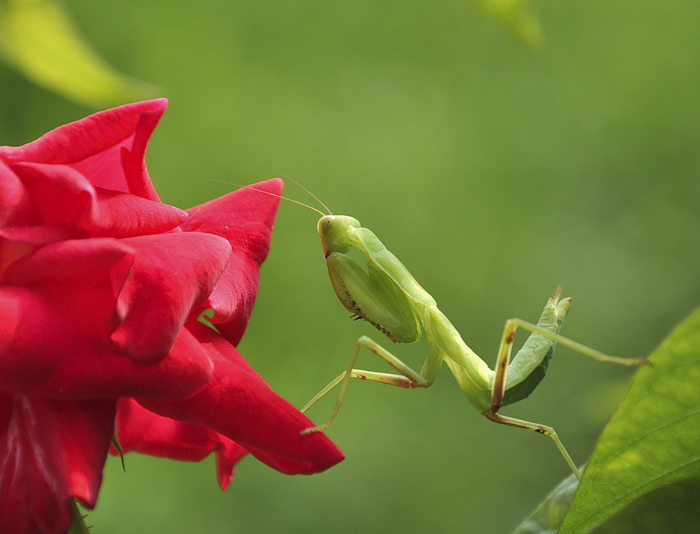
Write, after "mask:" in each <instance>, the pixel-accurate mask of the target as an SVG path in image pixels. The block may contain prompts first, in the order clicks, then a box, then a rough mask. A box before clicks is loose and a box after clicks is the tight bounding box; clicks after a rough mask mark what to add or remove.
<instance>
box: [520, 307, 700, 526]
mask: <svg viewBox="0 0 700 534" xmlns="http://www.w3.org/2000/svg"><path fill="white" fill-rule="evenodd" d="M649 361H650V363H651V365H645V366H642V367H641V368H640V369H639V371H638V372H637V374H636V375H635V377H634V379H633V381H632V384H631V386H630V389H629V391H628V392H627V395H626V396H625V398H624V400H623V401H622V404H621V405H620V407H619V409H618V410H617V412H616V413H615V415H613V417H612V419H611V420H610V422H609V423H608V425H607V427H606V428H605V430H604V432H603V435H602V436H601V438H600V440H599V441H598V443H597V445H596V448H595V450H594V452H593V456H592V458H591V460H590V462H589V464H588V467H586V469H585V471H584V474H583V479H582V480H581V483H580V485H579V487H578V491H576V492H575V495H574V497H573V500H572V502H571V505H570V506H569V507H568V510H566V502H565V500H566V498H570V496H571V494H572V493H573V492H572V484H571V483H570V484H569V485H567V486H566V492H562V491H561V486H560V487H559V488H557V490H555V491H554V492H552V494H550V495H549V496H548V497H547V499H546V500H545V502H544V503H543V504H542V505H540V507H539V508H538V509H537V510H536V511H535V513H534V514H533V515H532V516H531V517H529V518H528V519H527V520H526V521H525V523H523V524H522V525H521V526H520V527H519V528H518V530H516V532H517V533H518V534H525V533H534V532H539V533H543V532H554V530H553V526H555V525H556V524H557V522H558V518H557V517H556V516H557V515H559V518H561V516H562V515H564V513H563V511H564V510H566V515H565V517H564V519H563V521H562V522H561V527H560V528H559V530H558V531H557V532H559V534H575V533H578V534H582V533H586V532H591V531H594V532H596V533H598V534H623V533H625V534H627V533H629V534H632V533H635V534H636V533H640V532H643V533H647V534H649V533H659V534H661V533H666V532H690V531H693V530H694V529H695V528H697V525H698V524H700V522H699V520H700V387H699V385H700V310H698V311H696V312H695V313H694V314H693V315H691V316H690V317H689V318H688V319H687V320H686V321H685V322H683V323H682V324H681V325H680V326H678V327H677V328H676V330H675V331H674V332H673V333H672V334H671V335H670V336H669V337H668V338H667V339H666V340H665V341H664V342H663V344H662V345H661V346H660V347H659V348H658V349H657V350H656V351H655V352H654V354H653V355H652V356H651V357H650V358H649ZM573 486H574V487H575V483H573ZM563 493H565V495H564V497H562V494H563ZM547 510H549V511H553V512H552V513H550V514H549V515H546V513H545V511H547ZM544 517H546V520H545V519H543V518H544ZM594 529H595V530H594Z"/></svg>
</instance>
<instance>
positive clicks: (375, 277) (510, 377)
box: [301, 195, 645, 480]
mask: <svg viewBox="0 0 700 534" xmlns="http://www.w3.org/2000/svg"><path fill="white" fill-rule="evenodd" d="M312 196H313V195H312ZM314 198H315V197H314ZM317 200H318V199H317ZM324 207H325V206H324ZM312 209H314V208H312ZM319 213H321V215H322V217H321V219H320V220H319V221H318V224H317V230H318V233H319V235H320V236H321V241H322V244H323V254H324V257H325V260H326V263H327V266H328V274H329V276H330V280H331V284H332V285H333V289H334V290H335V294H336V296H337V297H338V299H339V300H340V302H341V303H342V304H343V306H344V307H345V308H346V309H347V310H349V311H350V312H351V313H352V314H353V315H354V316H355V318H359V319H364V320H366V321H367V322H369V323H370V324H372V325H373V326H375V327H376V328H377V329H378V330H379V331H380V332H382V333H383V334H385V335H386V336H387V337H388V338H389V339H390V340H391V341H393V342H396V343H415V342H416V341H418V340H419V339H420V337H421V334H422V332H423V331H425V333H426V337H427V340H428V355H427V357H426V359H425V362H424V363H423V367H422V368H421V370H420V372H417V371H415V370H414V369H412V368H411V367H409V366H408V365H407V364H405V363H404V362H403V361H402V360H400V359H399V358H398V357H396V356H394V355H393V354H392V353H391V352H389V351H388V350H386V349H385V348H383V347H382V346H381V345H379V344H378V343H376V342H375V341H373V340H372V339H370V338H369V337H367V336H362V337H360V338H359V339H358V340H357V343H356V344H355V347H354V349H353V352H352V357H351V358H350V362H349V364H348V366H347V369H346V370H345V371H344V372H343V373H342V374H340V375H339V376H337V377H336V378H335V379H334V380H333V381H331V382H330V383H329V384H328V385H327V386H326V387H325V388H323V389H322V390H321V391H320V392H319V393H318V394H317V395H316V396H315V397H313V398H312V399H311V400H310V401H309V402H308V403H307V404H306V406H304V407H303V408H302V409H301V411H302V412H306V411H307V410H308V409H309V408H311V406H313V405H314V404H315V403H316V402H317V401H318V400H320V399H321V398H322V397H324V396H325V395H326V394H328V393H329V392H330V391H331V390H332V389H334V388H335V387H336V386H340V388H339V393H338V397H337V400H336V403H335V407H334V408H333V412H332V413H331V415H330V417H329V418H328V420H327V421H326V422H325V423H323V424H321V425H319V426H316V427H312V428H308V429H306V430H304V431H303V432H302V433H304V434H309V433H313V432H319V431H322V430H324V429H326V428H327V427H328V426H329V425H330V424H331V422H332V421H333V419H334V418H335V417H336V415H337V414H338V412H339V411H340V408H341V406H342V403H343V399H344V397H345V392H346V389H347V386H348V383H349V381H350V379H352V378H354V379H360V380H369V381H371V382H378V383H380V384H388V385H391V386H396V387H401V388H407V389H414V388H427V387H430V386H431V385H432V384H433V382H434V381H435V379H436V378H437V375H438V373H439V371H440V369H441V367H442V364H443V363H445V364H446V365H447V367H448V368H449V369H450V371H451V372H452V374H453V375H454V377H455V380H456V381H457V384H458V385H459V387H460V388H461V389H462V390H463V391H464V393H465V394H466V396H467V400H468V401H469V402H470V403H471V405H472V406H473V407H474V408H475V409H476V410H477V411H478V412H479V413H481V414H482V415H484V416H485V417H486V418H487V419H489V420H491V421H493V422H495V423H499V424H502V425H507V426H511V427H515V428H523V429H527V430H534V431H535V432H538V433H540V434H543V435H545V436H549V437H550V438H551V439H552V440H553V441H554V443H555V444H556V446H557V448H558V449H559V452H560V453H561V454H562V456H563V457H564V459H565V460H566V463H567V464H568V465H569V467H570V468H571V470H572V471H573V472H574V473H575V475H576V476H577V477H578V478H579V480H580V479H581V476H582V475H581V472H580V471H579V469H578V468H577V466H576V464H575V463H574V461H573V460H572V458H571V456H570V455H569V453H568V452H567V450H566V448H565V447H564V445H563V443H562V442H561V440H560V439H559V436H558V435H557V433H556V431H555V430H554V428H552V427H551V426H546V425H543V424H539V423H533V422H530V421H524V420H521V419H515V418H512V417H507V416H504V415H500V413H499V411H500V409H501V407H503V406H507V405H509V404H513V403H515V402H518V401H521V400H523V399H525V398H527V397H528V396H529V395H530V393H532V391H533V390H534V389H535V388H536V387H537V385H538V384H539V383H540V381H541V380H542V379H543V378H544V375H545V373H546V371H547V366H548V364H549V361H550V360H551V358H552V355H553V353H554V348H555V344H556V343H560V344H562V345H565V346H567V347H570V348H572V349H574V350H575V351H577V352H579V353H581V354H583V355H586V356H589V357H591V358H594V359H596V360H599V361H602V362H611V363H618V364H622V365H638V364H640V363H643V362H644V361H645V359H643V358H618V357H615V356H609V355H606V354H603V353H601V352H599V351H597V350H594V349H591V348H589V347H586V346H584V345H582V344H580V343H577V342H575V341H572V340H570V339H568V338H565V337H563V336H561V335H559V330H560V329H561V326H562V323H563V321H564V319H565V318H566V316H567V314H568V312H569V308H570V306H571V298H570V297H569V298H561V292H562V288H561V286H559V287H557V289H556V292H555V293H554V296H553V297H551V298H550V299H549V300H548V301H547V304H546V305H545V307H544V310H543V311H542V314H541V316H540V318H539V321H538V322H537V324H536V325H535V324H532V323H529V322H526V321H523V320H521V319H508V320H507V321H506V323H505V326H504V328H503V334H502V336H501V342H500V348H499V350H498V356H497V360H496V365H495V370H492V369H490V368H489V366H488V365H487V364H486V363H485V362H484V361H483V360H482V359H481V358H480V357H479V356H478V355H477V354H476V353H475V352H474V351H473V350H472V349H470V348H469V347H468V346H467V344H466V343H465V342H464V341H463V340H462V337H461V336H460V334H459V332H458V331H457V330H456V328H455V327H454V326H453V325H452V323H451V322H450V320H449V319H448V318H447V317H446V316H445V314H443V313H442V312H441V311H440V310H439V309H438V307H437V303H436V301H435V299H434V298H433V297H432V296H431V295H430V294H429V293H428V292H427V291H426V290H425V289H423V288H422V287H421V285H420V284H419V283H418V282H417V281H416V279H415V278H414V277H413V276H412V275H411V273H410V271H409V270H408V269H407V268H406V267H405V266H404V265H403V264H402V263H401V262H400V261H399V259H398V258H397V257H396V256H395V255H394V254H392V253H391V252H390V251H389V250H388V249H387V248H386V247H385V246H384V244H383V243H382V242H381V241H380V240H379V239H378V238H377V236H376V235H375V234H374V233H373V232H372V231H371V230H369V229H367V228H365V227H363V226H362V225H361V224H360V222H359V221H358V220H357V219H355V218H353V217H349V216H344V215H330V214H329V215H324V214H323V213H322V212H320V211H319ZM329 213H330V210H329ZM351 249H356V251H358V252H359V253H360V254H361V255H362V256H363V258H364V262H365V265H364V267H363V266H362V265H360V264H359V263H357V262H356V261H355V260H354V259H352V258H351V257H350V256H349V254H348V253H349V252H350V250H351ZM518 328H522V329H524V330H527V331H529V332H531V334H530V336H529V338H528V339H527V341H526V342H525V344H524V345H523V347H522V348H521V349H520V351H518V353H517V354H516V355H515V357H513V358H512V360H511V357H510V356H511V349H512V346H513V341H514V339H515V334H516V331H517V329H518ZM362 347H366V348H367V349H369V350H370V351H372V352H373V353H375V354H376V355H377V356H379V357H380V358H382V359H383V360H384V361H385V362H387V363H388V364H389V365H390V366H391V367H393V368H394V369H395V370H396V371H397V372H398V374H397V373H384V372H375V371H366V370H361V369H356V368H355V362H356V360H357V357H358V354H359V352H360V349H361V348H362Z"/></svg>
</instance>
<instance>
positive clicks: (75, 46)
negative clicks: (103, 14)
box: [0, 0, 155, 106]
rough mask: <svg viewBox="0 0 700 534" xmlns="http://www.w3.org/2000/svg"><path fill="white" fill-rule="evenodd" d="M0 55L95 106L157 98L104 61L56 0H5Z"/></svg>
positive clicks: (0, 12) (152, 90)
mask: <svg viewBox="0 0 700 534" xmlns="http://www.w3.org/2000/svg"><path fill="white" fill-rule="evenodd" d="M0 58H1V59H3V60H4V61H5V62H6V63H7V64H8V65H10V66H12V67H14V68H15V69H17V70H19V71H20V72H22V73H23V74H24V75H25V76H26V77H27V78H29V79H31V80H33V81H34V82H36V83H38V84H39V85H42V86H44V87H46V88H47V89H50V90H52V91H55V92H57V93H59V94H61V95H63V96H65V97H66V98H69V99H71V100H74V101H76V102H79V103H81V104H87V105H90V106H104V105H113V104H120V103H124V102H127V101H133V100H140V99H143V98H150V97H152V96H155V88H153V87H151V86H148V85H146V84H143V83H142V82H139V81H137V80H134V79H131V78H128V77H126V76H124V75H122V74H119V73H118V72H116V71H115V70H114V69H112V68H111V67H110V66H109V65H108V64H107V63H106V62H105V61H103V60H102V59H101V58H100V57H99V56H98V55H97V54H96V53H95V52H94V51H93V50H92V48H90V46H89V44H88V43H86V42H85V40H84V39H83V38H82V37H81V36H80V34H79V32H78V31H77V29H76V28H75V26H74V25H73V23H72V22H71V20H70V19H69V18H68V16H67V15H66V13H65V12H64V10H63V9H62V8H61V6H60V5H59V4H58V3H57V2H55V1H53V0H0Z"/></svg>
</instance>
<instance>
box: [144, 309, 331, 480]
mask: <svg viewBox="0 0 700 534" xmlns="http://www.w3.org/2000/svg"><path fill="white" fill-rule="evenodd" d="M187 328H188V329H189V330H190V331H192V333H193V334H194V335H195V337H197V339H199V340H200V343H202V346H203V347H204V349H205V350H206V351H207V352H208V353H209V355H210V358H211V360H212V361H213V362H214V371H213V374H212V378H211V380H210V381H209V383H208V384H207V385H206V386H205V387H204V388H202V389H201V390H200V391H198V392H197V393H196V394H195V395H192V396H191V397H188V398H187V399H183V400H179V401H162V402H161V401H151V400H144V399H137V400H138V401H139V402H140V403H141V404H142V405H143V406H145V407H146V408H148V409H149V410H152V411H154V412H155V413H158V414H161V415H164V416H166V417H171V418H173V419H177V420H178V421H183V422H189V423H195V424H201V425H203V426H206V427H207V428H210V429H212V430H214V431H216V432H219V433H221V434H223V435H224V436H227V437H228V438H230V439H232V440H233V441H235V442H236V443H238V444H239V445H241V446H242V447H245V448H246V449H247V450H248V451H249V452H250V453H251V454H253V455H254V456H256V457H257V458H258V459H260V460H261V461H263V462H265V463H267V464H268V465H270V466H271V467H273V468H275V469H277V470H279V471H282V472H284V473H288V474H311V473H317V472H320V471H324V470H325V469H328V468H329V467H331V466H333V465H335V464H337V463H338V462H340V461H341V460H342V459H343V453H342V452H341V451H340V450H339V449H338V448H337V447H336V446H335V445H334V444H333V443H332V442H331V441H330V440H329V439H328V438H327V437H326V436H325V434H323V433H320V432H317V433H313V434H304V435H302V433H301V432H302V431H303V430H304V429H307V428H310V427H313V426H314V424H313V422H312V421H311V420H309V419H308V418H307V417H306V416H304V415H303V414H302V413H301V412H299V410H297V409H296V408H295V407H294V406H292V405H291V404H289V403H288V402H287V401H286V400H284V399H283V398H282V397H280V396H279V395H277V394H276V393H275V392H274V391H273V390H272V389H271V388H270V386H268V385H267V384H266V383H265V381H264V380H263V379H262V378H261V377H260V375H258V374H257V373H256V372H255V371H254V370H253V369H252V368H251V367H250V366H249V365H248V363H247V362H246V361H245V359H244V358H243V357H242V356H241V355H240V354H239V353H238V351H236V349H235V348H234V347H233V346H232V345H231V344H229V343H228V342H227V341H226V340H225V339H223V338H222V337H221V336H219V335H218V334H217V333H216V332H214V331H213V330H212V329H210V328H207V327H206V326H205V325H203V324H201V323H196V322H191V323H189V324H188V326H187Z"/></svg>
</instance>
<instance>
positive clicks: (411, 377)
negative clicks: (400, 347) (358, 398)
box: [301, 336, 432, 434]
mask: <svg viewBox="0 0 700 534" xmlns="http://www.w3.org/2000/svg"><path fill="white" fill-rule="evenodd" d="M362 347H367V348H368V349H369V350H371V351H372V352H374V353H375V354H376V355H377V356H379V357H380V358H382V359H383V360H384V361H385V362H387V363H388V364H389V365H391V366H392V367H393V368H394V369H396V370H397V371H398V372H399V373H400V374H391V373H378V372H375V371H365V370H362V369H355V362H356V361H357V356H358V354H359V352H360V348H362ZM351 378H357V379H359V380H369V381H371V382H378V383H380V384H388V385H390V386H396V387H400V388H405V389H415V388H427V387H429V386H430V385H431V384H432V381H429V380H428V379H427V378H425V377H423V376H421V374H420V373H418V372H416V371H414V370H413V369H411V368H410V367H409V366H408V365H406V364H405V363H404V362H402V361H401V360H399V359H398V358H397V357H396V356H394V355H393V354H391V353H390V352H389V351H388V350H386V349H385V348H383V347H382V346H381V345H379V344H378V343H376V342H375V341H373V340H372V339H370V338H368V337H367V336H362V337H361V338H360V339H358V340H357V343H355V348H354V350H353V352H352V357H351V358H350V363H349V364H348V367H347V369H346V370H345V371H344V372H343V373H342V374H341V375H339V376H337V377H336V378H335V379H334V380H333V381H331V382H330V383H329V384H328V385H327V386H326V387H325V388H323V389H322V390H321V391H319V392H318V393H317V394H316V396H314V398H313V399H311V400H310V401H309V402H308V403H306V406H304V407H303V408H302V409H301V412H302V413H304V412H306V410H308V409H309V408H311V407H312V406H313V405H314V404H316V402H318V401H319V400H320V399H322V398H323V397H325V396H326V394H327V393H328V392H330V391H331V390H332V389H333V388H335V387H336V386H337V385H339V384H340V391H339V392H338V398H337V400H336V401H335V406H334V408H333V412H332V413H331V415H330V417H329V418H328V420H326V422H325V423H323V424H322V425H319V426H316V427H312V428H307V429H305V430H304V431H302V434H311V433H313V432H320V431H322V430H325V429H326V428H328V427H329V426H330V424H331V423H332V422H333V419H335V416H336V415H338V412H339V411H340V408H341V406H342V405H343V398H344V397H345V391H346V389H347V387H348V383H349V382H350V379H351Z"/></svg>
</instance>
